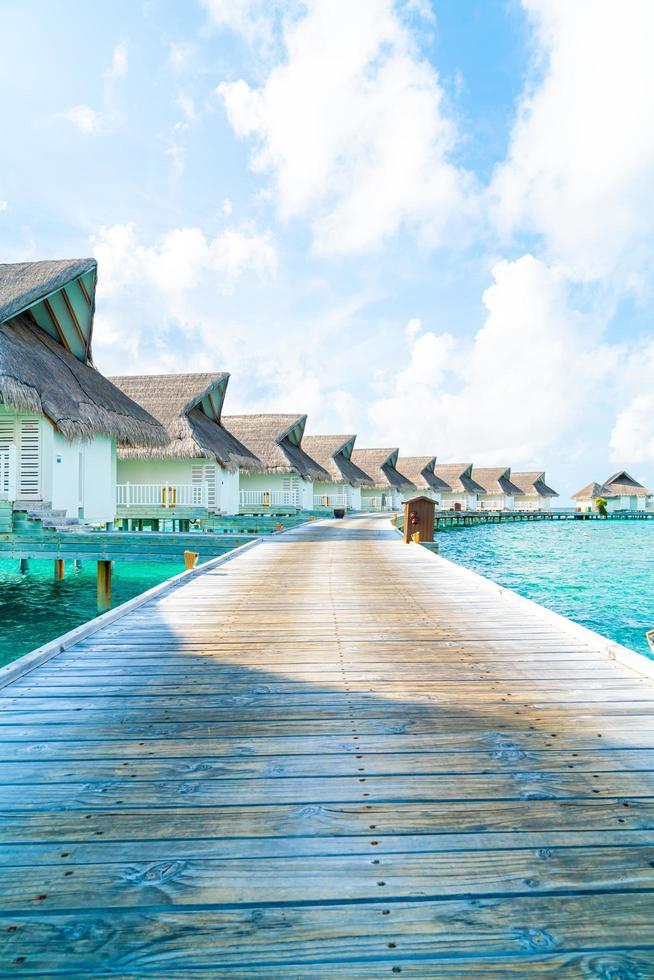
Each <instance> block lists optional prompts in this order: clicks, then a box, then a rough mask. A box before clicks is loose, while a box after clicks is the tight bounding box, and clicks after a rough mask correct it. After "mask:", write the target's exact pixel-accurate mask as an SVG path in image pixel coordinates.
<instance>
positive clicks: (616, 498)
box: [572, 470, 652, 513]
mask: <svg viewBox="0 0 654 980" xmlns="http://www.w3.org/2000/svg"><path fill="white" fill-rule="evenodd" d="M598 497H603V498H604V499H605V500H606V509H607V511H608V512H609V513H611V512H612V511H618V510H647V508H648V507H649V505H650V502H651V499H652V491H651V490H648V489H647V487H644V486H643V485H642V483H639V482H638V480H634V478H633V476H630V474H629V473H627V472H626V470H620V472H619V473H614V474H613V476H610V477H609V478H608V480H606V481H605V482H604V483H597V482H593V483H589V484H587V486H585V487H582V488H581V490H578V491H577V493H573V494H572V499H573V500H575V501H576V502H577V510H580V511H592V510H596V509H597V508H596V505H595V501H596V500H597V499H598Z"/></svg>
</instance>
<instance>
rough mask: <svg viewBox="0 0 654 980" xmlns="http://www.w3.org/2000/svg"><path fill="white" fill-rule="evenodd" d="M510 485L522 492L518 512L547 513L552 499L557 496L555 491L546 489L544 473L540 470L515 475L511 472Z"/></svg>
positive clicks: (513, 471)
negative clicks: (537, 511) (513, 484)
mask: <svg viewBox="0 0 654 980" xmlns="http://www.w3.org/2000/svg"><path fill="white" fill-rule="evenodd" d="M511 483H515V485H516V486H517V487H520V489H521V490H522V493H523V496H522V497H520V504H519V507H520V510H531V511H533V510H539V511H548V510H550V504H551V501H552V498H553V497H558V496H559V495H558V493H557V492H556V490H552V488H551V487H548V485H547V483H546V482H545V473H544V472H543V471H542V470H534V471H529V472H526V473H516V472H515V470H512V471H511Z"/></svg>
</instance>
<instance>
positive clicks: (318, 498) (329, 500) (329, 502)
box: [313, 493, 350, 507]
mask: <svg viewBox="0 0 654 980" xmlns="http://www.w3.org/2000/svg"><path fill="white" fill-rule="evenodd" d="M313 506H314V507H349V506H350V501H349V499H348V496H347V494H344V493H314V495H313Z"/></svg>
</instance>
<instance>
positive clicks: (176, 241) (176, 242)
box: [93, 222, 277, 302]
mask: <svg viewBox="0 0 654 980" xmlns="http://www.w3.org/2000/svg"><path fill="white" fill-rule="evenodd" d="M93 252H94V255H95V257H96V258H97V260H98V263H99V266H100V269H101V270H102V277H101V280H100V290H101V294H102V295H109V294H111V293H116V292H118V291H119V290H121V289H124V288H126V287H132V286H135V285H143V283H144V282H145V284H146V285H149V286H152V287H154V288H155V289H156V290H160V291H161V293H162V294H164V295H165V297H166V301H167V302H170V298H171V296H179V295H181V294H183V293H184V292H186V291H188V290H192V289H195V288H197V287H198V285H199V284H200V282H201V281H203V280H204V279H205V278H207V277H208V278H209V279H210V280H211V287H212V289H214V290H216V291H218V292H222V293H226V292H229V291H231V289H232V288H233V285H234V282H235V281H236V279H237V278H238V277H239V276H240V275H242V274H243V273H245V272H247V271H254V272H257V273H271V272H274V270H275V268H276V263H277V256H276V252H275V248H274V245H273V242H272V238H271V236H270V234H269V233H263V234H260V233H256V232H252V231H248V230H247V229H243V228H228V229H226V230H225V231H224V232H223V233H222V234H220V235H218V236H217V237H216V238H213V239H209V238H207V237H206V235H205V234H204V232H203V231H201V229H200V228H174V229H172V230H171V231H168V232H166V234H165V235H163V236H162V237H161V238H160V239H159V241H157V242H156V243H155V244H154V245H151V246H147V245H143V244H141V243H140V242H139V241H138V239H137V235H136V226H135V225H134V223H132V222H130V223H128V224H122V225H120V224H119V225H114V226H113V227H111V228H101V229H100V233H99V235H98V236H97V237H96V238H95V239H94V240H93Z"/></svg>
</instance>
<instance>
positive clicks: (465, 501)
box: [441, 492, 477, 510]
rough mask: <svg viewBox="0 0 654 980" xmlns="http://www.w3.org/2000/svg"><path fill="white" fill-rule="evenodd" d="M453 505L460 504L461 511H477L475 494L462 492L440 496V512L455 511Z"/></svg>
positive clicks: (444, 493)
mask: <svg viewBox="0 0 654 980" xmlns="http://www.w3.org/2000/svg"><path fill="white" fill-rule="evenodd" d="M455 504H460V505H461V510H477V494H476V493H463V492H462V493H449V492H447V493H446V492H443V493H442V494H441V509H442V510H455Z"/></svg>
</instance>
